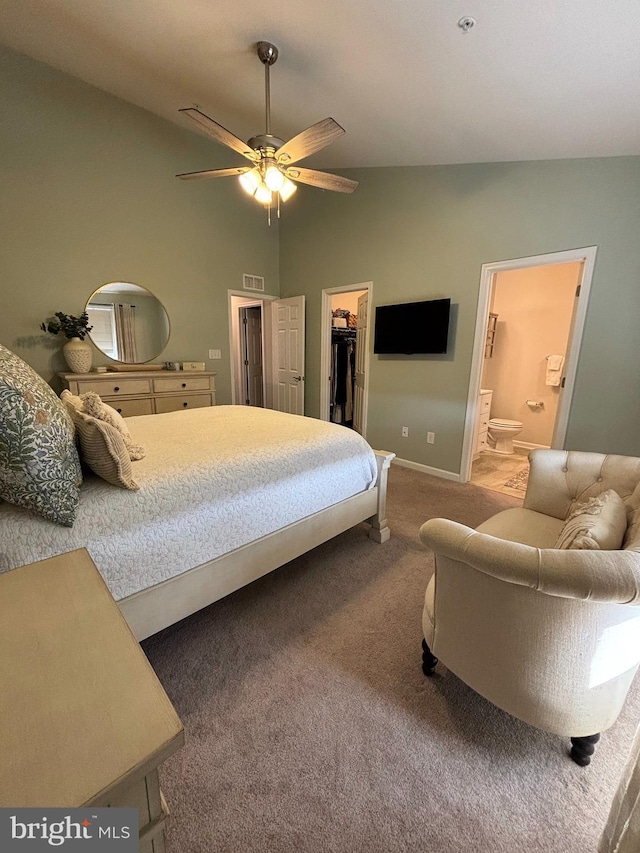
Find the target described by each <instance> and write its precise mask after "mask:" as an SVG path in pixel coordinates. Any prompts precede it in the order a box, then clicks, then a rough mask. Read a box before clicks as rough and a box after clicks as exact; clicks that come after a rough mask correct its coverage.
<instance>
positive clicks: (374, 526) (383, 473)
mask: <svg viewBox="0 0 640 853" xmlns="http://www.w3.org/2000/svg"><path fill="white" fill-rule="evenodd" d="M373 452H374V453H375V455H376V464H377V466H378V480H377V483H376V485H377V487H378V508H377V509H378V511H377V512H376V514H375V515H374V516H372V517H371V518H370V519H369V524H370V525H371V529H370V530H369V539H373V541H374V542H377V543H378V544H382V543H383V542H386V541H387V539H388V538H389V537H390V536H391V531H390V530H389V522H388V521H387V472H388V471H389V466H390V465H391V460H392V459H395V455H396V454H395V453H388V452H387V451H386V450H374V451H373Z"/></svg>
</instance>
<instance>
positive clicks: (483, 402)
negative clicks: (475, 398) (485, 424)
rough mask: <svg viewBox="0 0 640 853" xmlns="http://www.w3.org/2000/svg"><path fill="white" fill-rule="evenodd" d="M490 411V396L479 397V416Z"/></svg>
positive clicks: (482, 395)
mask: <svg viewBox="0 0 640 853" xmlns="http://www.w3.org/2000/svg"><path fill="white" fill-rule="evenodd" d="M490 409H491V394H481V395H480V414H484V413H485V412H488V411H489V410H490Z"/></svg>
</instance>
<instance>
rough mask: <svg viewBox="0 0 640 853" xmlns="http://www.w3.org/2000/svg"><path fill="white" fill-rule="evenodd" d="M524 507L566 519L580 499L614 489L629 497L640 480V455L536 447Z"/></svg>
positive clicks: (623, 497) (532, 455)
mask: <svg viewBox="0 0 640 853" xmlns="http://www.w3.org/2000/svg"><path fill="white" fill-rule="evenodd" d="M529 462H530V464H531V476H530V480H529V486H528V487H527V492H526V495H525V499H524V508H525V509H532V510H534V511H535V512H541V513H543V514H544V515H551V516H553V517H554V518H560V519H565V518H566V517H567V516H568V515H569V513H570V512H571V510H572V509H573V507H574V506H575V504H576V503H580V502H582V501H586V500H588V499H589V498H593V497H596V495H599V494H600V493H601V492H605V491H606V490H607V489H614V490H615V491H616V492H617V493H618V494H619V495H620V497H621V498H622V499H623V500H624V501H629V500H630V499H631V496H632V495H633V493H634V491H635V490H636V488H637V487H638V484H639V483H640V458H638V457H636V456H614V455H611V454H608V455H607V454H604V453H587V452H582V451H579V450H532V451H531V453H530V454H529Z"/></svg>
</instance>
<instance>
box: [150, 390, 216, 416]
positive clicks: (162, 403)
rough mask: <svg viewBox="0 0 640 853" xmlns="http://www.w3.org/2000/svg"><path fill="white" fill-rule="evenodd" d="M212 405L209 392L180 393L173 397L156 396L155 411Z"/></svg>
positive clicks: (199, 407)
mask: <svg viewBox="0 0 640 853" xmlns="http://www.w3.org/2000/svg"><path fill="white" fill-rule="evenodd" d="M211 405H213V398H212V395H211V394H181V395H180V396H175V397H156V412H157V413H158V414H160V413H164V412H178V411H180V410H181V409H201V408H203V406H211Z"/></svg>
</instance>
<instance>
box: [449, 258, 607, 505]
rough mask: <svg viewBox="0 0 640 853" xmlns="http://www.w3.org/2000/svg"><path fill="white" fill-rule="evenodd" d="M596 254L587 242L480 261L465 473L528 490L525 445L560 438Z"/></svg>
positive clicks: (511, 489) (506, 488)
mask: <svg viewBox="0 0 640 853" xmlns="http://www.w3.org/2000/svg"><path fill="white" fill-rule="evenodd" d="M594 261H595V248H590V249H579V250H573V251H569V252H557V253H553V254H550V255H544V256H539V257H535V258H521V259H517V260H513V261H506V262H500V263H496V264H487V265H485V266H483V269H482V277H481V293H480V301H479V306H480V307H479V310H478V318H477V325H476V339H475V346H474V364H473V368H472V377H471V381H470V385H469V400H468V405H467V423H466V431H465V446H464V449H463V465H462V471H461V474H462V475H463V477H462V479H463V480H464V481H467V480H469V479H470V480H471V481H472V482H474V483H476V484H478V485H481V486H484V487H486V488H490V489H494V490H496V491H501V492H505V493H507V494H511V495H513V496H516V497H524V493H525V490H526V485H527V476H528V468H529V466H528V460H527V456H528V453H529V451H530V450H532V449H534V448H537V447H559V448H561V447H563V446H564V438H565V433H566V427H567V421H568V413H569V406H570V402H571V394H572V392H573V384H574V380H575V373H576V366H577V360H578V356H579V350H580V340H581V337H582V328H583V325H584V318H585V314H586V305H587V301H588V293H589V287H590V282H591V273H592V269H593V264H594ZM465 473H466V477H465V476H464V475H465Z"/></svg>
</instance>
